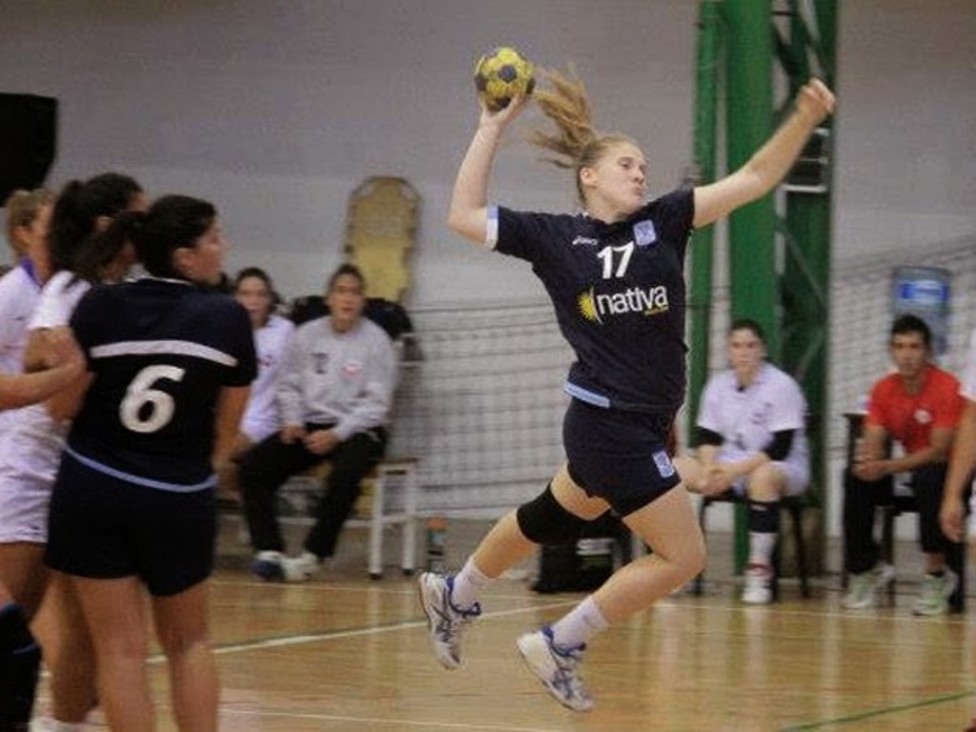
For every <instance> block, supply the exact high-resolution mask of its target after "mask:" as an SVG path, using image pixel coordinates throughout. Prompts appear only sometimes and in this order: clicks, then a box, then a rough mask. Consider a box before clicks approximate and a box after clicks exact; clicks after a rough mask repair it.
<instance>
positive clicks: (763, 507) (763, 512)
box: [749, 501, 780, 534]
mask: <svg viewBox="0 0 976 732" xmlns="http://www.w3.org/2000/svg"><path fill="white" fill-rule="evenodd" d="M779 509H780V502H779V501H775V502H773V503H763V502H760V501H749V531H754V532H756V533H758V534H778V533H779Z"/></svg>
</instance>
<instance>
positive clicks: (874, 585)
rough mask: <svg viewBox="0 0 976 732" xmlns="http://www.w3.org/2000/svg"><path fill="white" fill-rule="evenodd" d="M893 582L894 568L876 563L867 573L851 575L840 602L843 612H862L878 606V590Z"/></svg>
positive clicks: (882, 563)
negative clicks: (845, 592)
mask: <svg viewBox="0 0 976 732" xmlns="http://www.w3.org/2000/svg"><path fill="white" fill-rule="evenodd" d="M894 581H895V568H894V567H893V566H892V565H890V564H886V563H884V562H878V563H877V564H875V565H874V567H872V568H871V569H869V570H868V571H867V572H860V573H858V574H851V575H849V576H848V578H847V594H846V595H844V599H843V600H842V601H841V606H842V607H843V608H844V609H845V610H864V609H866V608H871V607H875V606H876V605H877V604H878V590H880V589H881V588H883V587H884V586H885V585H887V584H889V583H891V582H894Z"/></svg>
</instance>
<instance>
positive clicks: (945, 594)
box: [912, 567, 959, 616]
mask: <svg viewBox="0 0 976 732" xmlns="http://www.w3.org/2000/svg"><path fill="white" fill-rule="evenodd" d="M958 586H959V576H958V575H957V574H956V573H955V572H953V571H952V570H951V569H949V568H948V567H946V568H945V569H944V570H943V572H942V576H941V577H936V576H935V575H932V574H926V575H925V579H924V580H922V590H921V592H919V594H918V597H917V598H916V599H915V603H914V604H913V605H912V613H913V614H915V615H926V616H928V615H945V614H946V612H948V610H949V597H950V596H951V595H952V593H953V592H955V591H956V587H958Z"/></svg>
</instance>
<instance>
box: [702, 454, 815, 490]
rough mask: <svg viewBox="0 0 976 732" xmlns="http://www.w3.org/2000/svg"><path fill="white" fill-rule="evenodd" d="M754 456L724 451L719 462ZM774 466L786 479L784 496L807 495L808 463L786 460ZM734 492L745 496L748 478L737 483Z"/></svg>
mask: <svg viewBox="0 0 976 732" xmlns="http://www.w3.org/2000/svg"><path fill="white" fill-rule="evenodd" d="M753 454H754V453H747V452H743V451H741V450H735V449H722V450H720V451H719V454H718V458H717V460H718V462H720V463H735V462H739V461H740V460H744V459H746V458H748V457H750V456H751V455H753ZM773 466H774V467H776V468H778V469H779V471H780V472H781V473H783V476H784V478H785V483H786V487H785V490H784V495H787V496H799V495H801V494H803V493H806V490H807V488H809V487H810V466H809V465H808V464H807V463H806V461H804V462H803V463H802V464H800V463H793V462H787V461H785V460H774V461H773ZM732 490H733V491H735V492H736V494H737V495H740V496H744V495H745V494H746V478H745V477H742V478H739V479H738V480H737V481H735V483H733V484H732Z"/></svg>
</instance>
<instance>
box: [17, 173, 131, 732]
mask: <svg viewBox="0 0 976 732" xmlns="http://www.w3.org/2000/svg"><path fill="white" fill-rule="evenodd" d="M138 208H145V197H144V195H143V192H142V188H141V187H140V186H139V184H138V183H137V182H136V181H135V180H133V179H132V178H130V177H129V176H127V175H122V174H120V173H103V174H101V175H97V176H95V177H93V178H90V179H89V180H86V181H77V180H76V181H71V182H69V183H68V184H66V185H65V186H64V188H63V189H62V192H61V194H60V195H59V197H58V199H57V201H56V203H55V205H54V210H53V213H52V215H51V217H50V218H51V224H50V228H49V232H48V237H47V238H48V245H47V246H46V248H45V250H46V252H47V257H46V259H47V266H46V277H45V279H46V282H45V284H44V287H43V289H42V290H41V293H40V296H39V298H38V302H37V304H36V306H35V307H34V309H33V313H32V315H31V316H30V320H29V322H28V324H27V344H26V348H25V352H24V365H25V368H26V369H27V370H28V371H30V372H36V376H37V377H38V378H42V377H43V376H44V375H48V378H51V376H50V375H51V373H52V372H51V371H50V369H49V367H50V365H51V364H52V363H56V362H57V361H56V359H57V358H58V355H57V354H58V351H59V350H61V349H62V346H61V345H60V344H62V343H63V342H64V341H65V340H67V339H66V331H67V328H66V326H67V324H68V319H69V318H70V316H71V312H72V311H73V310H74V307H75V305H76V303H77V302H78V300H79V299H80V298H81V296H82V295H83V294H84V293H85V292H86V291H87V290H88V289H89V288H90V287H91V286H92V285H93V284H94V283H96V282H99V281H118V280H120V279H122V277H123V276H124V275H125V273H126V272H127V270H128V268H129V266H130V265H131V264H132V262H133V261H134V258H135V254H134V250H133V248H132V245H131V244H130V243H129V242H128V238H127V232H126V223H125V217H126V216H129V215H130V214H127V213H126V212H127V210H129V209H138ZM83 373H84V364H83V363H81V362H80V357H79V368H77V370H76V373H75V374H74V378H73V379H71V380H65V382H64V384H63V385H62V388H71V384H72V383H77V382H78V380H79V379H80V378H81V376H82V375H83ZM58 391H60V389H59V390H58ZM66 429H67V425H66V424H65V423H64V422H63V421H61V420H59V419H57V418H56V417H55V416H53V415H51V414H49V413H48V411H47V410H46V409H45V407H44V406H43V405H40V404H37V405H34V406H31V407H28V408H27V409H22V410H20V411H18V412H16V413H15V414H14V415H13V420H12V424H11V426H10V429H9V431H8V435H7V437H6V442H5V447H6V449H4V450H2V451H0V578H3V580H4V582H5V583H6V585H7V588H8V590H9V591H10V593H11V595H12V597H13V599H14V600H15V601H16V603H17V604H18V605H19V607H20V608H21V612H22V613H23V615H24V617H25V619H26V620H27V622H30V621H31V620H32V619H33V618H34V615H35V614H36V612H37V610H38V608H39V607H40V604H41V600H42V598H43V597H44V594H45V592H46V591H47V589H48V586H49V585H50V586H51V591H52V594H53V596H54V602H52V603H51V607H52V608H53V609H54V612H55V617H56V624H57V628H58V633H57V638H58V643H57V648H54V649H52V648H50V647H49V646H50V644H48V643H46V644H45V645H46V646H47V647H46V650H47V651H53V652H49V653H48V655H47V658H48V665H49V666H50V668H51V691H52V698H53V701H52V707H53V708H52V716H53V719H51V720H41V721H39V722H38V726H43V727H46V728H53V729H57V730H60V731H61V732H71V730H76V729H80V728H81V723H82V722H83V721H84V719H85V715H86V714H87V712H88V710H89V709H90V708H91V706H92V703H93V700H94V698H95V691H94V683H95V678H94V667H93V658H92V651H91V643H90V641H89V639H88V633H87V630H86V628H85V625H84V623H83V622H82V621H81V613H80V611H79V608H78V604H77V600H76V599H75V598H74V594H73V592H72V591H71V589H70V587H69V586H68V584H67V582H66V580H65V579H64V578H63V577H59V576H58V575H57V573H53V574H52V573H49V572H47V571H46V569H45V567H44V563H43V559H44V547H45V544H46V543H47V514H48V506H49V504H50V497H51V487H52V485H53V483H54V477H55V474H56V472H57V468H58V464H59V462H60V460H61V450H62V447H63V445H64V434H65V430H66Z"/></svg>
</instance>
